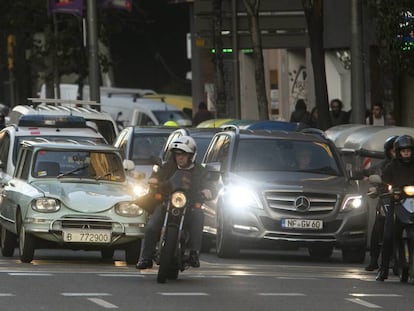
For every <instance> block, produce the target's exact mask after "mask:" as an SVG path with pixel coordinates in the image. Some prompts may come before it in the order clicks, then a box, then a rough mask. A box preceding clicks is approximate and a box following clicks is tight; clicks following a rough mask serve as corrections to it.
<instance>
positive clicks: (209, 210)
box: [203, 128, 368, 262]
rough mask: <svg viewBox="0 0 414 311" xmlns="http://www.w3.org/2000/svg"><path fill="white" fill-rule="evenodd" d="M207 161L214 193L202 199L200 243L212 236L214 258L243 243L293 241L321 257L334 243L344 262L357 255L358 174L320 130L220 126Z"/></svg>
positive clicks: (362, 238) (361, 232)
mask: <svg viewBox="0 0 414 311" xmlns="http://www.w3.org/2000/svg"><path fill="white" fill-rule="evenodd" d="M207 163H209V166H211V165H213V164H214V163H216V165H217V166H219V168H216V169H219V171H220V176H219V178H218V187H219V189H218V190H219V191H218V193H219V194H218V196H217V198H216V199H215V200H214V201H210V202H206V203H205V205H204V212H205V223H204V232H205V235H204V238H205V239H204V241H203V242H204V247H205V248H206V249H207V248H208V246H207V247H206V245H208V244H209V242H210V241H212V237H215V240H216V252H217V254H218V256H219V257H233V256H236V255H237V254H238V252H239V250H240V249H241V248H245V247H252V246H253V247H255V248H257V247H271V248H277V249H279V247H282V248H283V247H284V246H288V247H291V246H294V247H307V248H308V250H309V254H310V255H311V256H312V257H315V258H321V259H322V258H329V257H330V256H331V254H332V251H333V249H334V247H339V248H341V249H342V255H343V259H344V261H347V262H362V261H363V260H364V258H365V253H366V239H367V224H368V214H367V204H366V199H365V195H364V194H363V193H362V191H360V188H359V183H358V181H357V179H358V178H359V177H360V176H361V175H360V174H352V172H348V171H346V169H345V167H344V165H343V162H341V160H340V157H339V154H338V151H337V150H336V148H335V146H334V144H333V143H332V141H330V140H329V139H327V138H326V137H324V135H323V132H318V133H315V132H311V131H310V132H309V133H299V132H284V131H280V132H265V131H243V130H239V129H236V128H235V129H233V130H225V131H222V132H219V133H217V134H215V136H214V137H213V139H212V140H211V143H210V145H209V147H208V149H207V151H206V153H205V155H204V159H203V164H207ZM354 173H355V172H354ZM352 175H353V176H352Z"/></svg>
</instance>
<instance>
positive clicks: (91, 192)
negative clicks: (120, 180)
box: [33, 180, 133, 213]
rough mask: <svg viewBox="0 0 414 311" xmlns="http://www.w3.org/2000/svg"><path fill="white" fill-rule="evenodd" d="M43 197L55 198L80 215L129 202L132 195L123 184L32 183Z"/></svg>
mask: <svg viewBox="0 0 414 311" xmlns="http://www.w3.org/2000/svg"><path fill="white" fill-rule="evenodd" d="M33 186H35V187H37V188H38V189H39V190H40V191H42V192H43V193H44V195H45V196H48V197H53V198H57V199H59V200H61V201H62V203H63V204H65V205H66V206H67V207H68V208H70V209H72V210H75V211H77V212H81V213H97V212H102V211H105V210H107V209H110V208H112V206H113V205H115V204H116V203H118V202H122V201H131V200H133V195H132V192H130V191H131V190H130V189H129V187H128V186H127V185H125V184H114V183H105V182H100V183H97V182H82V183H79V182H77V183H74V182H68V181H56V180H54V181H53V182H34V183H33Z"/></svg>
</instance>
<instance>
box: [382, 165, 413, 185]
mask: <svg viewBox="0 0 414 311" xmlns="http://www.w3.org/2000/svg"><path fill="white" fill-rule="evenodd" d="M382 181H383V182H384V183H386V184H390V185H392V186H393V187H402V186H407V185H414V162H413V161H411V163H409V164H406V163H401V162H400V161H399V160H397V159H394V160H392V161H391V163H390V164H389V165H387V166H386V167H385V168H384V171H383V174H382Z"/></svg>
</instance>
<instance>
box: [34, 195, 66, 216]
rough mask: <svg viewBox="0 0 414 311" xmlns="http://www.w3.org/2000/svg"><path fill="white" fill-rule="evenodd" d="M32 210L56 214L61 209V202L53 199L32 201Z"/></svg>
mask: <svg viewBox="0 0 414 311" xmlns="http://www.w3.org/2000/svg"><path fill="white" fill-rule="evenodd" d="M32 209H33V210H35V211H36V212H41V213H54V212H57V211H58V210H59V209H60V201H59V200H56V199H52V198H39V199H35V200H33V201H32Z"/></svg>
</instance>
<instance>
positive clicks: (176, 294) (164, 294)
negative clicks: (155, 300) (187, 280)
mask: <svg viewBox="0 0 414 311" xmlns="http://www.w3.org/2000/svg"><path fill="white" fill-rule="evenodd" d="M158 295H162V296H210V294H208V293H197V292H180V293H178V292H175V293H173V292H168V293H167V292H159V293H158Z"/></svg>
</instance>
